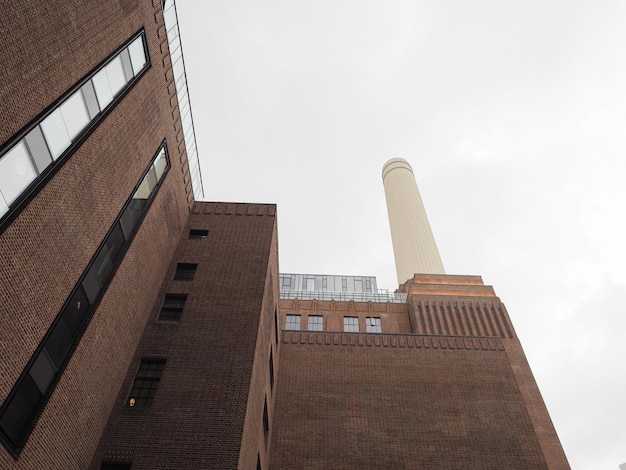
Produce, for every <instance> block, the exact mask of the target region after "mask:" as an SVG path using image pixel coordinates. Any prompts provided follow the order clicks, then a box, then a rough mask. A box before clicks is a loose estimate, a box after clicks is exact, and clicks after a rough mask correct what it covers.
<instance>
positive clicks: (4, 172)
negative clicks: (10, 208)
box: [0, 141, 37, 205]
mask: <svg viewBox="0 0 626 470" xmlns="http://www.w3.org/2000/svg"><path fill="white" fill-rule="evenodd" d="M36 177H37V171H35V168H34V167H33V164H32V162H31V161H30V157H29V156H28V151H27V150H26V146H25V145H24V142H23V141H20V142H19V143H18V144H17V145H16V146H15V147H13V148H12V149H11V150H9V151H8V152H7V153H6V154H5V155H4V156H3V157H2V158H0V192H1V193H2V197H3V199H4V201H6V204H7V205H10V204H11V203H12V202H13V201H15V199H16V198H17V197H18V196H19V195H20V194H22V192H23V191H24V190H25V189H26V187H27V186H28V185H29V184H30V183H31V182H32V181H33V180H34V179H35V178H36ZM0 205H1V203H0Z"/></svg>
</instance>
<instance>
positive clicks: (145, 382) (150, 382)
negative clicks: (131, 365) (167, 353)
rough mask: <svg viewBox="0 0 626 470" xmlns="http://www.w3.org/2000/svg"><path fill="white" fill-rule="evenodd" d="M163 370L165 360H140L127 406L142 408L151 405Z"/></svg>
mask: <svg viewBox="0 0 626 470" xmlns="http://www.w3.org/2000/svg"><path fill="white" fill-rule="evenodd" d="M164 368H165V359H142V360H141V364H140V365H139V370H138V371H137V374H136V375H135V381H134V382H133V387H132V389H131V390H130V395H129V397H128V406H136V407H142V406H149V405H150V404H152V401H153V400H154V395H155V394H156V391H157V388H158V386H159V382H160V381H161V376H162V375H163V369H164Z"/></svg>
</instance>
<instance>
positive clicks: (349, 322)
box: [343, 317, 359, 333]
mask: <svg viewBox="0 0 626 470" xmlns="http://www.w3.org/2000/svg"><path fill="white" fill-rule="evenodd" d="M343 331H346V332H349V333H358V332H359V319H358V318H357V317H343Z"/></svg>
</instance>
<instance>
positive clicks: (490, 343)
mask: <svg viewBox="0 0 626 470" xmlns="http://www.w3.org/2000/svg"><path fill="white" fill-rule="evenodd" d="M282 342H283V343H286V344H312V345H320V346H322V345H323V346H357V347H380V348H416V349H459V350H461V349H463V350H475V351H489V350H491V351H504V346H503V344H502V340H501V339H500V338H496V337H490V336H449V335H396V334H372V333H343V332H310V331H283V334H282Z"/></svg>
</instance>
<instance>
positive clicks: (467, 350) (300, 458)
mask: <svg viewBox="0 0 626 470" xmlns="http://www.w3.org/2000/svg"><path fill="white" fill-rule="evenodd" d="M283 333H284V335H283V344H282V345H281V347H282V353H281V368H280V374H279V380H278V390H277V397H276V399H277V402H276V403H277V405H276V411H275V418H274V421H275V431H274V434H273V437H272V439H273V440H272V454H271V462H270V468H273V469H279V468H284V469H293V468H302V469H304V468H315V469H317V468H333V469H351V468H372V469H379V468H394V469H402V468H407V469H408V468H420V469H441V468H480V469H498V470H499V469H502V468H515V469H529V470H530V469H533V470H536V469H540V468H547V466H546V462H545V460H544V458H543V454H542V452H541V448H540V446H539V442H538V440H537V437H536V435H535V433H534V430H533V425H532V423H531V421H530V418H529V416H528V413H527V411H526V407H525V404H524V401H523V399H522V396H521V394H520V392H519V390H518V388H517V383H516V378H515V375H514V374H513V371H512V370H511V366H510V365H509V363H508V358H507V356H506V353H505V352H504V347H503V345H502V342H501V341H500V340H498V339H478V338H472V339H470V340H469V341H468V342H465V341H460V342H459V341H457V339H456V338H453V337H451V338H442V337H432V336H430V337H429V336H417V337H416V336H410V335H406V336H405V335H397V336H394V335H391V336H387V335H384V334H383V335H367V334H356V333H352V334H351V333H342V334H319V333H296V332H283ZM435 346H436V347H435ZM303 364H306V367H303Z"/></svg>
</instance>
